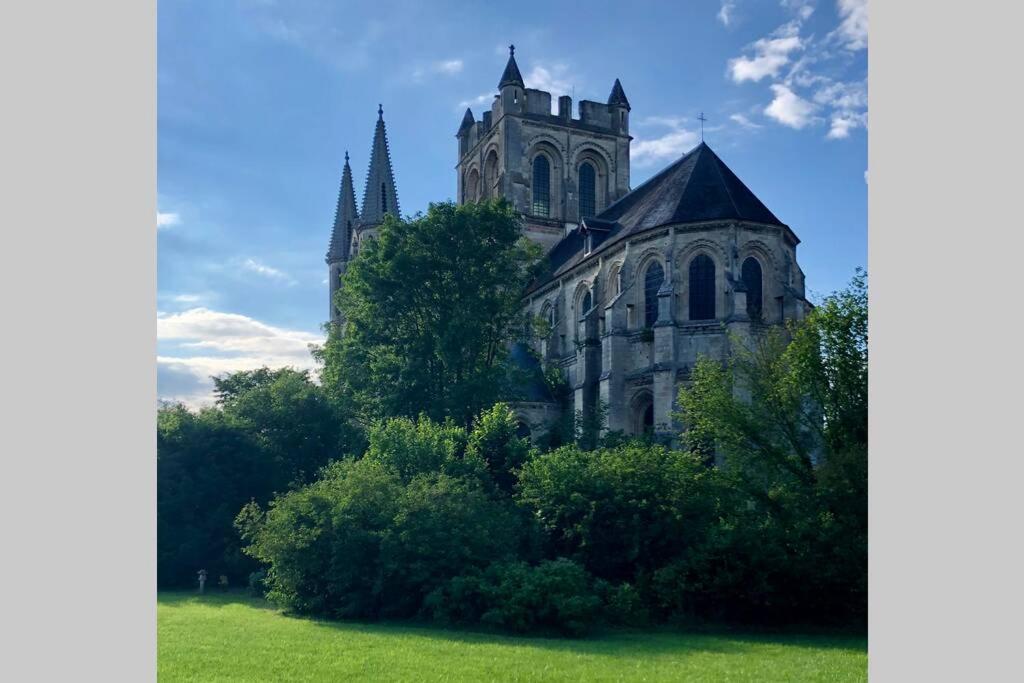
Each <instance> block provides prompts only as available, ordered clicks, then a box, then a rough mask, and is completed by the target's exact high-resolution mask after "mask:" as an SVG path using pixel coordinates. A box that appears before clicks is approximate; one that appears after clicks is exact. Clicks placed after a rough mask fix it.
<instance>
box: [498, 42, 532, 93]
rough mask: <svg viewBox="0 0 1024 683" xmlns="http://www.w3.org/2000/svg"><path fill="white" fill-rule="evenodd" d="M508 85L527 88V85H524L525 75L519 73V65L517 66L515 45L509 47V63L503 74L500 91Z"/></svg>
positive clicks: (499, 85) (499, 83)
mask: <svg viewBox="0 0 1024 683" xmlns="http://www.w3.org/2000/svg"><path fill="white" fill-rule="evenodd" d="M506 85H518V86H519V87H520V88H525V87H526V84H525V83H523V75H522V74H521V73H519V65H518V64H516V46H515V45H509V46H508V63H507V64H505V70H504V71H503V72H502V73H501V80H500V81H498V89H499V90H501V89H502V88H504V87H505V86H506Z"/></svg>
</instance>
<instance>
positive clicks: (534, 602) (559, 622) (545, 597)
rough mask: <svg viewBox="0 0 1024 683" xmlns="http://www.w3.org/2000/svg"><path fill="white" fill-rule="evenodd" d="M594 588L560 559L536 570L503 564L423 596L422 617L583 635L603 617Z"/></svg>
mask: <svg viewBox="0 0 1024 683" xmlns="http://www.w3.org/2000/svg"><path fill="white" fill-rule="evenodd" d="M594 583H595V582H594V580H593V578H592V577H591V576H590V575H589V574H588V573H587V571H586V570H585V569H583V567H581V566H580V565H579V564H577V563H575V562H573V561H571V560H567V559H565V558H559V559H556V560H545V561H543V562H541V563H540V564H538V565H536V566H531V565H529V564H527V563H525V562H502V563H496V564H493V565H491V566H490V567H488V568H487V570H486V571H483V572H479V573H472V574H469V575H464V576H457V577H455V578H453V579H451V580H450V581H448V582H446V583H445V584H444V585H443V586H441V587H439V588H438V589H436V590H435V591H434V592H432V593H431V594H430V595H428V596H427V599H426V601H425V605H424V608H425V609H424V611H425V612H426V613H427V614H428V615H429V616H431V617H433V618H434V619H437V620H439V621H444V622H452V623H477V622H479V623H483V624H488V625H492V626H497V627H499V628H503V629H508V630H511V631H516V632H519V633H527V632H533V631H542V632H543V631H550V632H556V633H561V634H566V635H582V634H583V633H586V632H587V631H590V630H591V629H593V628H594V626H595V625H596V624H597V623H598V622H599V620H600V618H601V616H602V607H603V606H602V601H601V598H600V597H599V595H598V593H597V590H595V585H594Z"/></svg>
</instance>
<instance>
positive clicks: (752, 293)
mask: <svg viewBox="0 0 1024 683" xmlns="http://www.w3.org/2000/svg"><path fill="white" fill-rule="evenodd" d="M740 275H741V277H742V278H743V284H744V285H746V286H747V315H748V316H750V318H751V319H752V320H757V319H759V318H760V317H761V299H762V295H763V292H762V286H763V285H762V280H761V264H760V263H759V262H758V260H757V259H756V258H754V257H753V256H751V257H749V258H748V259H747V260H746V261H744V262H743V268H742V270H741V271H740Z"/></svg>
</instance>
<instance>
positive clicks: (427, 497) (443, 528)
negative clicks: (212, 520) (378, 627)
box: [237, 458, 520, 617]
mask: <svg viewBox="0 0 1024 683" xmlns="http://www.w3.org/2000/svg"><path fill="white" fill-rule="evenodd" d="M237 524H238V526H239V529H240V530H241V532H242V534H243V536H244V537H245V538H246V539H247V540H248V541H250V543H251V545H250V546H249V548H248V550H247V551H248V552H249V553H250V554H251V555H252V556H253V557H255V558H257V559H258V560H260V561H261V562H264V563H266V564H267V565H268V566H269V571H268V576H267V584H268V586H269V587H270V590H269V593H268V597H270V598H271V599H273V600H275V601H276V602H278V603H280V604H281V605H283V606H285V607H287V608H289V609H292V610H295V611H297V612H302V613H310V614H325V615H329V616H337V617H379V616H412V615H414V614H415V613H416V612H417V611H418V610H419V609H420V607H421V603H422V600H423V597H424V596H425V595H426V594H427V593H429V592H430V591H432V590H434V589H435V588H436V587H437V586H438V585H439V584H440V583H441V582H443V581H444V580H446V579H447V578H449V577H451V576H454V575H457V574H458V573H460V572H463V571H466V570H470V569H472V568H474V567H477V568H483V567H486V566H487V565H488V564H490V563H492V562H494V561H496V560H498V559H501V558H504V557H506V556H509V555H511V554H514V553H515V552H516V549H517V548H518V546H519V533H520V531H519V523H518V517H517V515H516V514H514V511H513V510H512V509H511V503H509V502H508V501H507V500H501V499H496V498H494V497H492V496H490V495H489V494H488V492H487V490H486V489H485V488H484V487H483V486H482V485H481V484H480V483H479V482H478V481H477V480H476V479H475V478H472V477H461V478H460V477H452V476H450V475H447V474H443V473H434V474H417V475H414V476H413V477H412V478H411V479H410V480H409V481H408V482H407V483H406V482H403V480H402V478H401V476H400V475H399V474H398V472H397V471H395V469H394V468H393V467H391V466H390V465H388V464H386V463H384V462H381V461H380V460H377V459H373V458H364V459H362V460H358V461H345V462H339V463H335V464H334V465H332V466H331V467H330V468H328V469H327V470H326V471H325V472H324V475H323V477H322V478H321V479H320V480H319V481H317V482H315V483H313V484H311V485H310V486H307V487H305V488H303V489H300V490H297V491H292V492H289V493H287V494H285V495H283V496H279V497H278V498H276V499H275V500H274V501H273V502H272V503H271V504H270V506H269V509H268V510H267V511H266V512H265V513H264V512H263V511H262V510H261V509H260V507H259V506H258V505H256V504H255V503H251V504H250V505H248V506H247V507H246V508H245V509H244V510H243V511H242V512H241V513H240V514H239V517H238V521H237Z"/></svg>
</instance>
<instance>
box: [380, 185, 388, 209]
mask: <svg viewBox="0 0 1024 683" xmlns="http://www.w3.org/2000/svg"><path fill="white" fill-rule="evenodd" d="M380 210H381V213H387V212H388V186H387V183H381V184H380Z"/></svg>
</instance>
